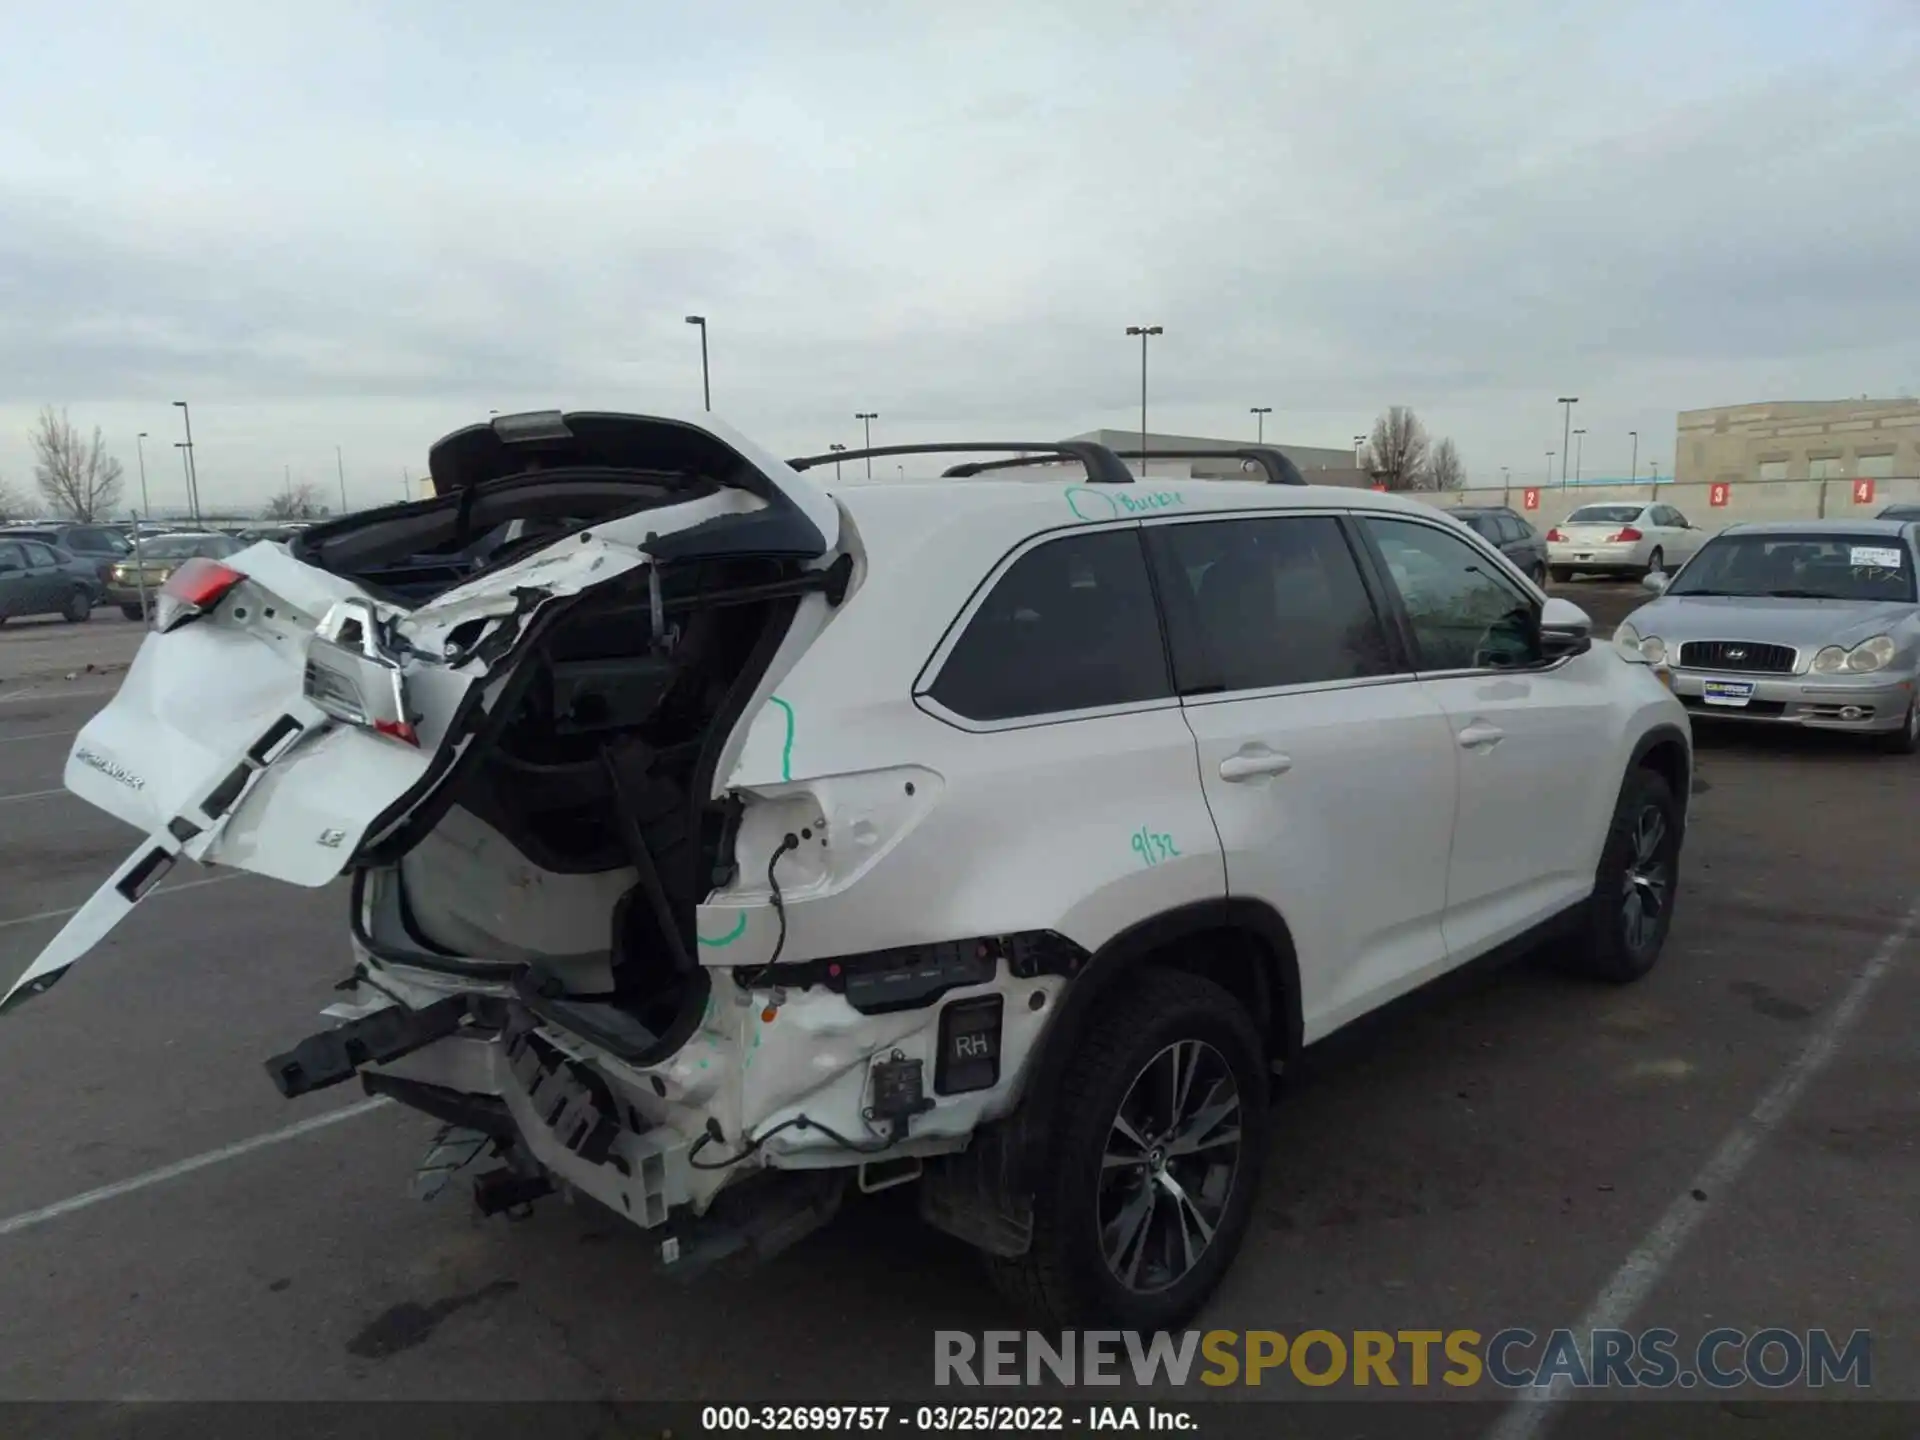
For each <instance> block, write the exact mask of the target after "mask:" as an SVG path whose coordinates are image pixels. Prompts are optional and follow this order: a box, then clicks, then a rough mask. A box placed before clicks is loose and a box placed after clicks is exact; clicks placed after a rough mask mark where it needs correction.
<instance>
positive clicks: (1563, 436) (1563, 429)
mask: <svg viewBox="0 0 1920 1440" xmlns="http://www.w3.org/2000/svg"><path fill="white" fill-rule="evenodd" d="M1553 403H1554V404H1556V405H1559V406H1561V407H1563V408H1562V412H1561V413H1562V414H1563V416H1564V417H1565V418H1564V419H1563V420H1562V422H1561V425H1560V451H1559V454H1560V483H1561V484H1562V485H1564V484H1566V483H1567V455H1568V453H1569V449H1568V441H1569V440H1571V439H1572V427H1573V407H1574V406H1576V405H1578V404H1579V403H1580V397H1579V396H1578V395H1562V396H1561V397H1560V398H1559V399H1558V400H1556V401H1554V402H1553ZM1547 483H1548V484H1549V485H1551V484H1552V483H1553V472H1552V471H1551V470H1549V471H1548V472H1547Z"/></svg>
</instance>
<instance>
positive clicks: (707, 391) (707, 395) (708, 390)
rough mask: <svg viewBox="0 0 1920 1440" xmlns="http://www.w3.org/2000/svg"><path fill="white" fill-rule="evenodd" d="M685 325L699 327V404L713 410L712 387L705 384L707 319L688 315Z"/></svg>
mask: <svg viewBox="0 0 1920 1440" xmlns="http://www.w3.org/2000/svg"><path fill="white" fill-rule="evenodd" d="M687 324H689V325H698V326H699V327H700V403H701V405H702V406H704V407H705V408H706V409H708V410H711V409H713V387H712V386H711V385H710V384H708V382H707V317H706V316H704V315H689V316H687Z"/></svg>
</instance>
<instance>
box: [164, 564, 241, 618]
mask: <svg viewBox="0 0 1920 1440" xmlns="http://www.w3.org/2000/svg"><path fill="white" fill-rule="evenodd" d="M246 578H247V577H246V576H244V575H242V574H241V573H240V572H239V571H238V570H235V569H234V568H233V567H232V566H230V565H222V564H221V563H220V562H219V561H218V560H209V559H207V558H205V557H204V556H200V555H196V556H194V557H193V558H192V559H190V560H182V561H181V562H180V567H179V569H177V570H175V571H174V572H173V574H171V575H169V576H168V577H167V583H166V584H164V585H162V586H161V587H160V595H159V599H158V600H157V601H156V602H155V604H154V608H153V613H154V629H156V630H160V631H167V630H177V629H178V628H179V627H180V626H182V625H184V624H186V623H187V621H189V620H191V619H193V618H194V617H196V616H199V615H204V614H206V613H207V612H208V611H209V610H211V609H213V607H214V606H216V605H218V604H219V603H220V601H221V600H222V599H223V598H224V597H225V595H226V593H227V592H228V591H229V590H231V589H233V587H234V586H236V585H238V584H239V583H240V582H241V581H242V580H244V579H246Z"/></svg>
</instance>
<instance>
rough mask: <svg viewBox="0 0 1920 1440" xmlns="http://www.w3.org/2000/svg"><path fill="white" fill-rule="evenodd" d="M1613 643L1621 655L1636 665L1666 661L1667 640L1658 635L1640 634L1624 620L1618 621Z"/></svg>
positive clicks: (1663, 662) (1659, 663)
mask: <svg viewBox="0 0 1920 1440" xmlns="http://www.w3.org/2000/svg"><path fill="white" fill-rule="evenodd" d="M1613 643H1614V646H1615V647H1616V648H1617V649H1618V650H1619V651H1620V653H1621V654H1622V655H1624V656H1625V657H1626V658H1627V659H1629V660H1631V661H1633V662H1634V663H1635V664H1636V665H1664V664H1666V663H1667V642H1666V641H1664V640H1662V639H1661V638H1660V637H1659V636H1658V635H1642V634H1641V633H1640V632H1639V631H1638V630H1635V629H1634V628H1633V626H1631V625H1629V624H1628V623H1627V622H1626V621H1624V620H1622V621H1621V622H1620V628H1619V629H1617V630H1615V631H1614V632H1613Z"/></svg>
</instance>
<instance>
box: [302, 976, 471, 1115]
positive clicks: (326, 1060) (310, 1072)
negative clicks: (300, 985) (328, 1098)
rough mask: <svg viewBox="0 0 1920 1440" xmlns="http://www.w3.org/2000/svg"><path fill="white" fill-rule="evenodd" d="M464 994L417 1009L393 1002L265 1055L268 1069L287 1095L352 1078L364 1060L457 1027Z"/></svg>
mask: <svg viewBox="0 0 1920 1440" xmlns="http://www.w3.org/2000/svg"><path fill="white" fill-rule="evenodd" d="M467 1008H468V1007H467V997H466V996H464V995H451V996H448V997H447V998H446V999H445V1000H436V1001H435V1002H434V1003H433V1004H431V1005H428V1006H425V1007H423V1008H422V1009H419V1010H408V1009H406V1008H405V1007H403V1006H399V1005H393V1006H390V1007H388V1008H387V1009H384V1010H379V1011H376V1012H375V1013H374V1014H372V1015H369V1016H367V1017H366V1018H365V1019H361V1020H349V1021H348V1022H347V1023H346V1024H344V1025H336V1026H335V1027H334V1028H333V1029H331V1030H322V1031H321V1032H320V1033H319V1034H318V1035H309V1036H308V1037H307V1038H306V1039H304V1040H302V1041H301V1042H300V1043H299V1044H298V1045H296V1046H294V1047H293V1049H291V1050H289V1051H287V1052H286V1053H285V1054H283V1055H275V1056H274V1057H273V1058H272V1059H270V1060H268V1061H267V1074H268V1075H269V1076H271V1077H272V1079H273V1083H274V1085H275V1086H276V1087H278V1089H279V1091H280V1093H281V1094H282V1095H284V1096H286V1097H287V1098H288V1099H289V1100H292V1099H295V1098H296V1097H298V1096H301V1095H305V1094H307V1093H308V1092H309V1091H313V1090H323V1089H325V1088H326V1087H327V1086H329V1085H338V1084H339V1083H340V1082H341V1081H343V1080H351V1079H352V1078H353V1076H354V1074H355V1072H356V1071H357V1070H358V1069H359V1067H360V1066H362V1065H383V1064H385V1063H387V1062H388V1061H390V1060H398V1059H399V1058H400V1057H401V1056H402V1055H408V1054H411V1053H412V1052H413V1051H415V1050H419V1049H421V1048H422V1047H424V1046H427V1045H431V1044H432V1043H433V1042H434V1041H436V1040H442V1039H445V1038H446V1037H447V1036H449V1035H451V1034H452V1033H453V1032H454V1031H455V1030H457V1029H459V1028H460V1022H461V1021H462V1020H463V1019H465V1018H466V1014H467Z"/></svg>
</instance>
